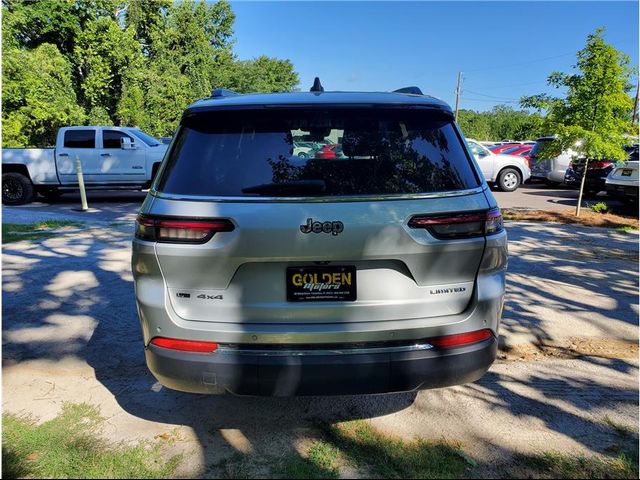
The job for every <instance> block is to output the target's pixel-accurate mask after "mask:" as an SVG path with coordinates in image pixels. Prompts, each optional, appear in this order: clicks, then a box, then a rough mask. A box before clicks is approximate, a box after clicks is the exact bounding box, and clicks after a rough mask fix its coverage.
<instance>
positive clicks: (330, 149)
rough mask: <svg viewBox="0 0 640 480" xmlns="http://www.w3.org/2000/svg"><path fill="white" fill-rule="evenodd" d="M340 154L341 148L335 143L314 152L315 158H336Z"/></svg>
mask: <svg viewBox="0 0 640 480" xmlns="http://www.w3.org/2000/svg"><path fill="white" fill-rule="evenodd" d="M341 153H342V146H341V145H339V144H337V143H329V144H326V145H324V146H323V147H322V148H320V150H318V151H317V152H316V158H338V157H340V155H341Z"/></svg>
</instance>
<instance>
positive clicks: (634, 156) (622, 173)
mask: <svg viewBox="0 0 640 480" xmlns="http://www.w3.org/2000/svg"><path fill="white" fill-rule="evenodd" d="M626 150H627V153H628V154H629V160H628V161H627V162H625V163H623V164H622V165H618V166H616V168H614V169H612V170H611V172H610V173H609V175H608V176H607V179H606V180H605V188H606V190H607V195H609V196H610V197H613V198H618V199H621V200H623V201H627V202H633V203H638V187H639V185H640V183H639V181H638V170H639V168H638V165H639V164H640V162H639V161H638V144H637V143H636V144H635V145H631V146H629V147H627V148H626Z"/></svg>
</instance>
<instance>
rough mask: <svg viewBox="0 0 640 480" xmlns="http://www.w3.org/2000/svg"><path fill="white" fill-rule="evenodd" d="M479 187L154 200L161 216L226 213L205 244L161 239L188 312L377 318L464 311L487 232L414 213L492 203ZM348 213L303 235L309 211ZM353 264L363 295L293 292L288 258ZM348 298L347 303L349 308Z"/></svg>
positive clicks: (177, 307) (176, 292) (228, 317)
mask: <svg viewBox="0 0 640 480" xmlns="http://www.w3.org/2000/svg"><path fill="white" fill-rule="evenodd" d="M487 209H488V204H487V201H486V198H485V196H484V195H483V194H482V193H481V192H480V193H474V194H470V195H463V196H455V197H440V198H429V199H419V200H397V201H377V202H335V203H218V204H215V205H211V204H208V203H206V202H184V201H181V202H175V201H172V200H167V199H155V201H154V203H153V206H152V209H151V211H152V212H153V213H154V214H157V215H169V214H170V215H171V216H178V217H189V218H193V217H200V218H212V217H215V218H228V219H230V220H231V221H232V222H233V223H234V225H235V226H236V228H235V229H234V231H232V232H225V233H217V234H216V235H215V236H214V237H213V238H212V239H211V240H210V241H209V242H207V243H206V244H203V245H179V244H169V243H157V244H156V253H157V258H158V261H159V264H160V266H161V269H162V272H163V276H164V278H165V282H166V285H167V294H168V298H169V300H170V304H171V306H172V308H173V310H174V311H175V312H176V314H177V315H179V316H180V317H182V318H184V319H187V320H197V321H216V322H249V323H261V322H268V323H295V322H299V321H304V322H306V323H308V322H318V323H324V322H340V321H350V322H357V321H375V320H380V321H383V320H393V319H410V318H423V317H435V316H440V315H449V314H456V313H460V312H462V311H463V310H464V309H465V307H466V306H467V304H468V303H469V300H470V299H471V296H472V292H473V287H474V279H475V276H476V273H477V271H478V266H479V263H480V260H481V258H482V254H483V251H484V244H485V239H484V237H480V238H471V239H462V240H453V241H452V240H446V241H444V240H439V239H436V238H434V237H433V236H432V235H431V234H430V233H429V232H428V231H427V230H424V229H412V228H409V227H408V225H407V223H408V221H409V219H410V218H411V217H412V216H414V215H419V214H424V213H426V212H428V213H431V214H433V213H452V212H460V211H469V210H487ZM309 218H312V219H313V220H314V221H315V220H318V221H322V222H324V221H331V222H334V221H343V224H344V229H343V231H342V232H340V233H339V234H336V235H333V234H330V233H324V232H323V233H309V234H303V233H302V232H301V229H300V226H301V225H305V224H306V223H307V219H309ZM315 265H328V266H354V267H355V268H356V279H355V283H356V288H357V295H356V297H357V300H356V301H353V302H352V301H335V302H317V301H314V302H311V303H309V302H296V303H291V302H289V301H288V300H287V288H286V270H287V267H307V266H315ZM345 307H346V309H345Z"/></svg>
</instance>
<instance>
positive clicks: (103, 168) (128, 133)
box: [2, 126, 167, 205]
mask: <svg viewBox="0 0 640 480" xmlns="http://www.w3.org/2000/svg"><path fill="white" fill-rule="evenodd" d="M166 150H167V145H165V144H162V143H161V142H160V141H158V140H157V139H155V138H153V137H152V136H150V135H148V134H146V133H144V132H143V131H141V130H139V129H137V128H131V127H94V126H84V127H64V128H61V129H60V130H59V131H58V138H57V140H56V146H55V148H5V149H3V150H2V203H3V204H5V205H22V204H25V203H29V202H31V201H32V200H33V199H34V198H35V195H36V194H37V193H39V194H41V195H43V196H44V197H48V198H55V197H57V196H59V195H61V194H62V193H63V192H64V191H65V190H73V189H77V188H78V176H77V172H76V157H78V158H80V163H81V166H82V173H83V176H84V183H85V185H86V187H87V188H88V189H93V188H123V187H124V188H131V189H141V188H145V187H147V186H148V185H149V184H150V183H151V180H152V179H153V177H154V175H155V173H156V171H157V169H158V167H159V165H160V162H162V158H163V157H164V154H165V151H166Z"/></svg>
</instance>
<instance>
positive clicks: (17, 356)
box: [3, 225, 637, 475]
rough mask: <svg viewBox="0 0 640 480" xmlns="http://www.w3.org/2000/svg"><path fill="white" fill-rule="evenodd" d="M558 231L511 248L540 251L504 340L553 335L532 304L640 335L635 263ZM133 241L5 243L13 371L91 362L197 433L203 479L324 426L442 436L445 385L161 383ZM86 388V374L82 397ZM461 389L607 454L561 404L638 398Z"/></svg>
mask: <svg viewBox="0 0 640 480" xmlns="http://www.w3.org/2000/svg"><path fill="white" fill-rule="evenodd" d="M559 232H560V233H559ZM561 233H562V231H559V230H557V229H554V228H550V227H548V226H544V225H526V226H521V227H511V228H510V229H509V235H510V240H511V242H512V244H513V245H514V249H515V250H517V249H518V248H523V247H522V245H523V244H526V245H532V244H534V245H539V247H538V248H537V249H536V250H535V251H533V252H522V251H521V252H519V254H518V255H517V256H513V255H512V258H511V263H510V272H511V273H510V275H509V290H508V292H507V304H506V308H505V313H504V322H503V327H502V328H503V329H504V331H505V332H507V333H510V332H516V333H517V332H521V331H525V332H534V333H535V335H536V336H537V337H539V338H540V339H549V338H550V337H551V335H550V333H549V331H550V330H551V329H550V328H549V326H548V325H547V324H545V322H544V319H541V318H540V315H539V311H537V310H536V309H535V308H534V307H535V306H545V307H548V308H550V309H553V310H556V311H557V312H558V313H559V314H560V315H567V318H568V316H569V315H571V316H578V317H580V318H582V319H583V320H584V321H585V322H587V323H589V324H591V325H592V326H593V328H595V329H597V330H598V331H600V332H602V335H616V329H615V328H614V326H615V325H617V324H624V325H628V326H629V327H634V328H636V330H634V331H635V332H636V334H637V315H635V314H634V313H633V308H634V307H633V305H634V302H635V301H637V298H636V295H635V294H632V293H633V292H634V291H637V260H636V262H635V264H634V263H632V262H630V261H628V260H626V259H622V260H620V259H615V258H614V259H606V260H607V261H611V262H614V263H613V265H614V266H615V267H616V268H612V269H611V270H610V271H606V272H601V271H598V268H599V267H598V264H595V265H593V264H591V263H586V264H585V263H584V262H583V259H584V258H585V257H584V256H583V255H580V254H578V255H577V256H572V255H570V254H568V253H567V252H566V249H563V246H565V240H564V239H563V238H562V236H561V235H560V234H561ZM594 235H596V236H602V240H603V241H604V240H606V242H607V244H608V245H610V247H611V248H613V249H615V248H618V249H619V250H624V251H629V250H631V251H633V250H634V248H635V251H636V252H637V247H633V248H630V247H629V242H631V241H633V239H631V238H630V239H629V240H626V239H625V238H624V237H621V236H615V235H613V236H612V235H608V234H607V233H603V232H602V231H600V230H590V231H589V232H584V233H583V232H581V233H580V237H579V241H580V243H581V245H589V242H590V241H591V242H593V240H594ZM129 243H130V239H129V237H128V234H125V233H114V232H111V231H110V232H104V231H103V232H100V231H99V230H95V231H89V232H87V233H86V234H84V235H73V236H71V235H69V236H64V237H56V238H51V239H48V240H44V241H40V242H20V243H16V244H7V245H4V251H3V319H4V321H3V368H7V367H9V366H12V365H18V364H20V363H22V362H27V361H29V360H34V359H37V360H47V361H48V365H49V368H50V369H56V368H62V369H63V368H65V367H64V360H65V359H67V358H75V359H79V360H81V361H83V362H86V364H87V365H89V366H90V367H91V368H92V369H93V371H94V375H95V379H97V381H98V382H99V383H100V384H101V385H102V386H103V387H104V388H105V389H106V390H107V391H108V392H109V393H110V394H111V395H112V396H113V398H114V399H115V401H116V402H117V404H118V405H119V406H120V408H121V409H122V410H123V411H124V412H126V413H127V414H128V415H131V416H133V417H136V418H137V419H141V420H144V421H147V422H154V423H156V422H157V423H160V424H162V425H166V427H167V428H168V429H171V428H172V427H177V426H180V427H189V428H190V429H192V431H193V433H194V436H195V438H196V441H195V444H194V445H193V448H194V449H195V450H196V451H197V452H199V453H198V455H201V457H200V458H199V463H200V464H202V465H204V466H205V470H203V471H202V472H201V473H200V474H201V475H206V472H207V470H206V468H208V467H210V466H215V465H218V464H219V463H220V462H221V461H222V460H224V459H225V458H228V457H229V456H230V455H232V454H234V453H237V452H240V453H251V452H256V453H263V454H270V455H275V456H282V455H284V454H287V453H292V454H297V451H298V446H299V443H300V442H302V441H303V440H304V439H306V438H308V437H309V436H310V435H311V434H312V433H313V430H314V428H315V426H316V425H317V424H318V423H327V422H337V421H345V420H353V419H367V418H372V417H381V416H386V415H389V414H397V413H399V412H403V411H405V410H407V411H408V412H409V413H407V415H409V414H411V415H414V414H416V412H418V413H421V414H422V415H423V417H422V420H421V421H422V423H420V425H424V427H423V430H422V431H421V432H420V434H421V435H423V436H425V437H429V436H430V435H431V434H434V432H435V430H434V429H433V428H432V426H431V425H430V424H429V418H431V417H432V416H435V415H437V412H436V410H435V402H434V399H436V398H438V397H439V396H444V395H448V392H449V389H442V390H437V391H431V392H424V393H421V394H420V395H418V396H417V395H416V394H415V393H406V394H394V395H367V396H344V397H301V398H256V397H233V396H206V395H192V394H185V393H180V392H175V391H171V390H169V389H167V388H164V387H162V386H160V385H159V384H158V383H157V382H156V381H155V379H154V378H153V377H152V376H151V374H150V373H149V372H148V370H147V368H146V365H145V361H144V354H143V348H142V343H143V342H142V336H141V333H140V327H139V321H138V318H137V314H136V306H135V300H134V294H133V283H132V276H131V272H130V264H129V261H130V253H129ZM519 245H520V246H519ZM550 282H560V283H562V285H569V287H567V288H572V286H573V287H575V286H579V287H580V288H581V289H582V290H581V292H582V293H581V294H580V295H578V296H576V297H575V298H567V295H563V294H562V293H560V291H557V290H554V289H553V288H545V285H547V286H548V284H549V283H550ZM634 289H635V290H634ZM630 292H631V293H630ZM607 299H613V300H607ZM581 361H585V362H592V363H593V364H594V365H596V366H600V367H603V368H608V369H610V370H611V372H625V373H629V374H633V375H635V376H637V367H636V366H635V365H634V364H633V363H632V362H629V361H626V360H607V359H598V358H594V357H588V358H583V359H581ZM84 385H85V382H83V380H82V379H81V378H78V388H79V389H82V388H84ZM525 387H526V388H529V389H532V390H533V391H535V392H537V395H536V396H535V398H533V396H532V395H528V394H526V393H523V392H522V391H521V388H525ZM456 389H457V390H455V392H457V393H455V394H452V395H449V399H448V400H447V401H448V402H449V403H447V405H448V408H450V409H451V412H453V411H459V409H460V406H459V405H458V404H457V400H456V399H457V398H460V397H458V395H461V396H465V397H468V398H471V399H475V401H478V402H483V403H486V404H488V405H490V406H491V409H493V410H496V411H497V410H502V411H504V412H506V413H508V414H509V415H511V416H514V417H516V418H519V417H523V416H529V417H534V418H537V419H538V421H539V422H542V424H543V425H544V426H545V427H546V428H548V429H550V430H552V431H554V432H557V433H558V434H560V435H563V436H566V437H569V438H571V439H573V440H574V441H575V442H577V443H578V444H581V445H584V446H585V447H587V448H589V449H591V450H594V451H599V450H601V449H602V448H603V446H604V445H606V442H603V440H602V439H603V438H604V437H603V436H606V435H607V433H606V431H605V430H604V427H603V426H602V425H601V423H599V422H598V421H597V419H595V418H589V417H585V416H578V415H576V414H575V413H569V412H567V411H566V409H564V408H562V407H561V406H558V405H557V404H556V403H554V401H555V400H557V399H561V400H562V401H566V402H569V403H573V404H574V405H575V406H578V407H580V408H581V409H583V410H585V411H589V410H591V409H593V408H595V407H597V406H601V405H602V404H603V402H635V401H637V389H636V390H633V391H632V390H628V389H625V388H622V387H614V386H610V385H604V384H602V383H601V382H597V381H595V380H594V381H583V380H580V381H577V380H572V379H571V372H568V371H563V372H556V373H552V374H550V375H549V376H547V377H541V376H529V377H526V378H525V379H523V378H520V377H517V376H514V375H510V374H507V373H502V374H498V373H493V372H490V373H488V374H487V375H485V377H483V378H482V379H481V380H479V381H478V382H476V383H473V384H470V385H467V386H464V387H456ZM588 390H598V391H605V392H609V393H608V394H604V395H602V396H599V397H597V398H593V397H588V396H587V397H585V396H580V395H572V393H571V392H580V391H588ZM9 395H11V390H5V396H9ZM68 400H70V401H73V398H69V399H68ZM456 409H458V410H456ZM459 414H460V415H462V416H463V417H464V416H465V415H469V421H468V424H466V425H467V428H468V429H469V430H473V429H477V421H475V420H473V419H474V418H475V417H474V415H473V412H464V411H462V412H460V411H459ZM445 427H446V426H445ZM533 434H535V433H533ZM479 438H480V439H482V437H481V436H480V437H479ZM486 441H487V442H488V440H486Z"/></svg>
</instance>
